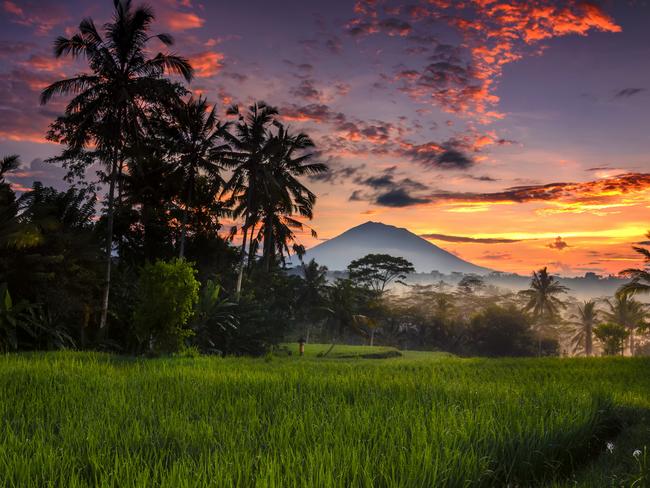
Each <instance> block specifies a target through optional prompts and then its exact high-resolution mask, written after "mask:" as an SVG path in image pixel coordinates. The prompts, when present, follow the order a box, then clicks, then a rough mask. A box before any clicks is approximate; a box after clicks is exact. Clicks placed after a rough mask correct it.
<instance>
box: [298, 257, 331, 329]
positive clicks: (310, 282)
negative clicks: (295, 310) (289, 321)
mask: <svg viewBox="0 0 650 488" xmlns="http://www.w3.org/2000/svg"><path fill="white" fill-rule="evenodd" d="M300 271H301V273H302V274H301V276H300V278H302V280H301V284H300V287H299V296H298V303H299V304H300V309H301V310H302V312H303V317H304V319H305V321H306V322H307V327H306V330H305V341H306V342H309V336H310V332H311V328H312V324H313V323H314V322H317V321H318V320H319V318H321V316H322V315H323V312H324V311H325V308H324V305H325V297H326V293H327V267H325V266H320V265H319V264H318V263H317V262H316V261H315V260H314V259H312V260H311V261H309V262H308V263H301V265H300Z"/></svg>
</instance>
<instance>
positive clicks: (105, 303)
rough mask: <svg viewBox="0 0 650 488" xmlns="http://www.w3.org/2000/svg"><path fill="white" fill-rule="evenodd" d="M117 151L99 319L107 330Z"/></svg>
mask: <svg viewBox="0 0 650 488" xmlns="http://www.w3.org/2000/svg"><path fill="white" fill-rule="evenodd" d="M117 160H118V156H117V151H116V152H115V157H114V159H113V162H112V164H111V177H110V183H109V187H108V208H107V219H106V220H107V221H106V272H105V275H104V290H103V296H102V313H101V317H100V319H99V328H100V329H105V328H106V318H107V317H108V299H109V295H110V291H111V265H112V260H113V221H114V213H115V208H114V207H115V180H116V177H117V168H118V161H117Z"/></svg>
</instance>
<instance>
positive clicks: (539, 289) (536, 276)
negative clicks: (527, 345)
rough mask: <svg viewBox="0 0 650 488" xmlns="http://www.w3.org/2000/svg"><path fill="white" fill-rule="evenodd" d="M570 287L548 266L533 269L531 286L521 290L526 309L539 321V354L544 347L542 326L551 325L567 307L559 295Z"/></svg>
mask: <svg viewBox="0 0 650 488" xmlns="http://www.w3.org/2000/svg"><path fill="white" fill-rule="evenodd" d="M567 291H568V288H567V287H566V286H564V285H562V284H560V282H559V281H558V280H557V278H555V277H554V276H552V275H550V274H549V273H548V271H547V269H546V267H544V268H542V269H540V270H539V271H533V278H532V280H531V282H530V288H529V289H528V290H523V291H521V292H519V293H520V294H521V295H522V296H523V297H525V298H526V299H527V302H526V304H525V305H524V311H526V312H532V315H533V318H534V320H535V322H536V323H537V326H538V328H539V329H540V330H538V339H539V343H538V346H539V354H541V348H542V334H541V333H542V330H541V329H542V328H543V327H546V326H549V325H550V324H551V323H552V322H554V321H555V320H557V319H558V317H559V313H560V310H561V309H563V308H565V304H564V303H563V302H562V300H561V299H560V298H558V295H561V294H563V293H566V292H567Z"/></svg>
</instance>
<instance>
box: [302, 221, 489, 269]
mask: <svg viewBox="0 0 650 488" xmlns="http://www.w3.org/2000/svg"><path fill="white" fill-rule="evenodd" d="M366 254H390V255H391V256H401V257H403V258H405V259H408V260H409V261H411V262H412V263H413V266H414V267H415V269H416V271H418V272H420V273H429V272H431V271H439V272H441V273H451V272H453V271H458V272H461V273H476V274H487V273H489V272H490V271H491V270H489V269H487V268H483V267H481V266H476V265H474V264H472V263H469V262H467V261H463V260H462V259H460V258H458V257H456V256H454V255H453V254H451V253H449V252H447V251H445V250H444V249H441V248H439V247H438V246H436V245H434V244H431V243H430V242H429V241H427V240H425V239H422V238H421V237H419V236H417V235H415V234H413V233H412V232H409V231H408V230H406V229H403V228H399V227H394V226H392V225H386V224H382V223H379V222H366V223H365V224H361V225H359V226H357V227H352V228H351V229H348V230H347V231H345V232H344V233H343V234H341V235H339V236H337V237H334V238H332V239H329V240H328V241H325V242H323V243H322V244H319V245H317V246H315V247H313V248H311V249H309V250H308V251H307V254H306V255H305V256H304V258H303V260H304V261H305V262H307V261H309V260H310V259H312V258H313V259H315V260H316V262H317V263H318V264H321V265H324V266H327V267H328V268H329V269H330V270H331V271H342V270H345V269H346V268H347V266H348V264H350V262H351V261H353V260H355V259H359V258H361V257H363V256H365V255H366ZM296 261H297V258H294V259H293V262H294V264H297V263H296Z"/></svg>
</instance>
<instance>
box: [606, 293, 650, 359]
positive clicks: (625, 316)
mask: <svg viewBox="0 0 650 488" xmlns="http://www.w3.org/2000/svg"><path fill="white" fill-rule="evenodd" d="M606 303H607V307H608V309H609V310H607V311H605V312H604V315H605V317H606V318H607V320H608V321H609V322H611V323H614V324H618V325H621V326H623V327H625V328H626V329H627V331H628V335H627V341H628V344H627V348H628V351H629V352H630V355H631V356H634V351H635V333H636V332H637V331H638V330H639V329H643V328H645V327H646V323H645V319H646V317H647V316H648V312H647V311H646V308H645V305H644V304H643V303H641V302H639V301H637V300H634V299H633V298H632V297H631V296H630V295H629V294H625V293H619V294H617V295H616V296H615V297H614V299H613V300H607V301H606Z"/></svg>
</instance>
